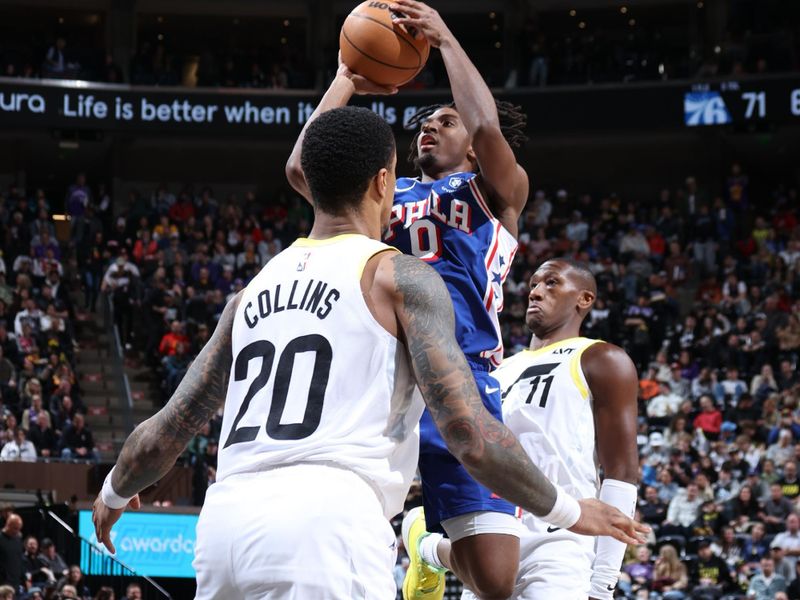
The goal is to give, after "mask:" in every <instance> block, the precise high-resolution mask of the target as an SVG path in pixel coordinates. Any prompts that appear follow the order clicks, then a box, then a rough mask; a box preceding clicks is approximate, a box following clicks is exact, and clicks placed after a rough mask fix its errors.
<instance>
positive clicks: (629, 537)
mask: <svg viewBox="0 0 800 600" xmlns="http://www.w3.org/2000/svg"><path fill="white" fill-rule="evenodd" d="M578 504H580V505H581V517H580V518H579V519H578V522H577V523H575V525H573V526H572V527H570V528H569V530H570V531H571V532H573V533H580V534H582V535H610V536H611V537H613V538H614V539H617V540H619V541H620V542H624V543H625V544H641V543H643V542H645V541H647V537H646V536H647V534H648V533H649V532H650V528H649V527H648V526H647V525H643V524H642V523H638V522H636V521H634V520H633V519H631V518H630V517H626V516H625V515H624V514H623V513H622V512H621V511H620V510H619V509H618V508H615V507H613V506H611V505H610V504H606V503H605V502H601V501H600V500H598V499H596V498H584V499H583V500H578Z"/></svg>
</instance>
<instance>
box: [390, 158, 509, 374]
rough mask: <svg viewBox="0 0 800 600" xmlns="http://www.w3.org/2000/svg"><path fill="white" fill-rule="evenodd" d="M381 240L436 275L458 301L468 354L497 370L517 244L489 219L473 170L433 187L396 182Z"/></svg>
mask: <svg viewBox="0 0 800 600" xmlns="http://www.w3.org/2000/svg"><path fill="white" fill-rule="evenodd" d="M384 241H385V242H386V243H387V244H391V245H393V246H395V247H397V248H398V249H399V250H401V251H402V252H404V253H406V254H413V255H414V256H417V257H419V258H421V259H422V260H424V261H426V262H427V263H428V264H430V265H431V266H432V267H433V268H434V269H436V270H437V271H438V272H439V275H441V276H442V279H444V282H445V283H446V284H447V288H448V289H449V291H450V296H451V297H452V299H453V308H454V310H455V316H456V339H457V340H458V343H459V345H460V346H461V349H462V350H463V351H464V354H466V355H467V356H468V357H472V358H480V359H484V360H487V361H489V363H490V364H491V365H493V366H498V365H499V364H500V361H502V359H503V340H502V336H501V334H500V324H499V322H498V318H497V314H498V313H499V312H500V311H501V310H502V309H503V282H504V281H505V278H506V275H508V271H509V268H510V267H511V261H512V259H513V258H514V253H515V252H516V251H517V240H516V239H515V238H514V236H513V235H511V233H510V232H509V231H508V230H507V229H506V228H505V227H503V226H502V225H501V223H500V221H498V220H497V219H496V218H495V217H494V216H493V215H492V213H491V211H490V210H489V207H488V205H487V204H486V201H485V200H484V199H483V197H482V196H481V192H480V190H479V189H478V185H477V181H476V180H475V173H453V174H452V175H449V176H447V177H445V178H443V179H439V180H438V181H433V182H430V183H422V182H420V181H419V180H418V179H410V178H407V177H404V178H401V179H398V180H397V186H396V187H395V193H394V206H393V207H392V215H391V219H390V221H389V230H388V232H387V234H386V238H385V239H384Z"/></svg>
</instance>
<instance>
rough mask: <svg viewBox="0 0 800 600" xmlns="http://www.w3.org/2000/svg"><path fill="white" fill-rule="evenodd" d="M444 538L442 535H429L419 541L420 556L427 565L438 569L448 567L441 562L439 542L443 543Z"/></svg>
mask: <svg viewBox="0 0 800 600" xmlns="http://www.w3.org/2000/svg"><path fill="white" fill-rule="evenodd" d="M442 538H444V536H443V535H442V534H441V533H428V534H426V535H424V536H422V537H421V538H420V540H419V546H418V547H419V555H420V556H421V557H422V560H424V561H425V562H426V563H428V564H429V565H430V566H432V567H435V568H437V569H445V568H446V567H445V566H444V565H443V564H442V561H441V560H439V550H438V548H439V542H440V541H442Z"/></svg>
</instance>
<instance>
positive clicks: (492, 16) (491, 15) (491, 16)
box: [489, 12, 497, 19]
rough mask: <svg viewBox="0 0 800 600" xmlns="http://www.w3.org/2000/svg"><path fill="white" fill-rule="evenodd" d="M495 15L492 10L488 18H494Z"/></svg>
mask: <svg viewBox="0 0 800 600" xmlns="http://www.w3.org/2000/svg"><path fill="white" fill-rule="evenodd" d="M496 16H497V15H496V14H495V13H494V12H490V13H489V18H490V19H494V18H495V17H496Z"/></svg>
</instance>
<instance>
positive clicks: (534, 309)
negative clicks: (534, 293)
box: [528, 304, 542, 313]
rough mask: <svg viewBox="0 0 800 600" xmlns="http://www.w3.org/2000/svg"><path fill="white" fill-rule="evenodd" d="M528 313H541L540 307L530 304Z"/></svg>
mask: <svg viewBox="0 0 800 600" xmlns="http://www.w3.org/2000/svg"><path fill="white" fill-rule="evenodd" d="M528 312H529V313H532V312H537V313H540V312H542V307H541V306H539V305H538V304H531V305H530V306H528Z"/></svg>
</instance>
